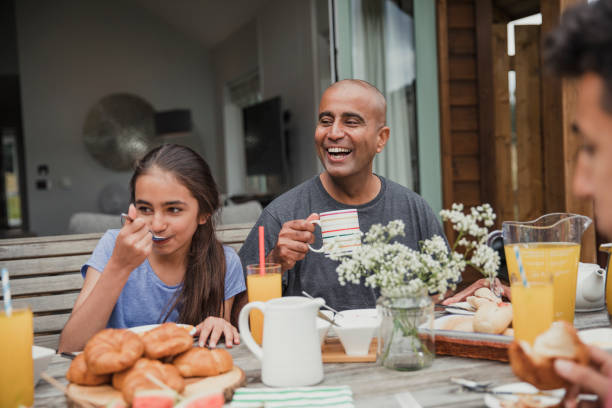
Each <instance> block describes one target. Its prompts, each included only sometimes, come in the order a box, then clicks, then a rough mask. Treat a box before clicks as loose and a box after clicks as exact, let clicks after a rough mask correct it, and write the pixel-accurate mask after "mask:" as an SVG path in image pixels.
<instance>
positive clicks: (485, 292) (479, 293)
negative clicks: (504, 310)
mask: <svg viewBox="0 0 612 408" xmlns="http://www.w3.org/2000/svg"><path fill="white" fill-rule="evenodd" d="M474 296H476V297H479V298H483V299H487V300H489V301H491V302H493V303H498V302H500V301H501V299H500V298H498V297H497V296H495V295H494V294H493V292H491V289H489V288H478V289H476V291H475V292H474Z"/></svg>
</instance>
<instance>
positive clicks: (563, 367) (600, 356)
mask: <svg viewBox="0 0 612 408" xmlns="http://www.w3.org/2000/svg"><path fill="white" fill-rule="evenodd" d="M589 352H590V353H591V365H590V366H583V365H580V364H576V363H573V362H571V361H568V360H562V359H557V360H556V361H555V370H556V371H557V374H559V375H560V376H561V377H563V378H565V379H566V380H567V381H569V382H570V383H572V387H571V388H570V389H569V390H568V392H567V393H566V395H565V398H564V406H565V407H577V406H578V394H579V393H580V392H581V391H582V392H585V391H586V392H589V393H594V394H597V395H598V396H599V399H600V403H601V404H603V401H605V400H606V394H607V393H608V385H609V384H610V380H611V378H610V377H612V355H610V354H608V353H607V352H605V351H603V350H601V349H599V348H597V347H594V346H589Z"/></svg>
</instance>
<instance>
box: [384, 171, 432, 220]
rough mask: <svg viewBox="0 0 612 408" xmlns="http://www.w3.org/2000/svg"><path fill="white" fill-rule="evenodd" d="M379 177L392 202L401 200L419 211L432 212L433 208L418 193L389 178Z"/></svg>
mask: <svg viewBox="0 0 612 408" xmlns="http://www.w3.org/2000/svg"><path fill="white" fill-rule="evenodd" d="M379 177H380V176H379ZM381 179H383V180H384V182H385V183H386V185H387V188H386V192H387V197H390V198H391V200H393V202H403V203H405V204H406V206H407V207H412V208H414V209H416V211H418V212H419V213H427V214H433V209H432V208H431V206H430V205H429V203H428V202H427V200H425V199H424V198H423V197H422V196H421V195H420V194H418V193H416V192H414V191H413V190H411V189H409V188H408V187H405V186H402V185H401V184H398V183H396V182H394V181H391V180H389V179H385V178H383V177H381Z"/></svg>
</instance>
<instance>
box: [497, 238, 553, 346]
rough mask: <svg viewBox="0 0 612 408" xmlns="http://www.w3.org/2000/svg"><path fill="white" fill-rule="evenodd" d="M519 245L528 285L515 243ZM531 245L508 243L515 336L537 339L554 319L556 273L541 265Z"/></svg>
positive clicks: (506, 250)
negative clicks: (531, 250) (520, 270)
mask: <svg viewBox="0 0 612 408" xmlns="http://www.w3.org/2000/svg"><path fill="white" fill-rule="evenodd" d="M515 246H518V248H519V253H520V256H521V261H522V263H523V268H524V270H525V275H526V278H527V286H525V285H524V284H523V280H522V278H521V275H520V272H519V267H518V262H517V259H516V255H515V252H514V247H515ZM529 249H530V248H529V247H528V246H523V245H520V244H514V245H506V246H505V247H504V250H505V252H506V264H507V266H508V275H509V277H510V286H511V290H512V313H513V316H512V327H513V329H514V338H515V339H517V340H525V341H528V342H529V343H533V341H534V340H535V338H536V337H537V336H538V335H539V334H540V333H543V332H545V331H546V330H548V328H549V327H550V325H551V323H552V322H553V320H554V283H553V282H554V274H553V273H552V272H551V271H550V270H548V269H547V268H539V267H538V265H539V264H538V263H537V262H534V256H532V255H533V253H531V252H530V251H529Z"/></svg>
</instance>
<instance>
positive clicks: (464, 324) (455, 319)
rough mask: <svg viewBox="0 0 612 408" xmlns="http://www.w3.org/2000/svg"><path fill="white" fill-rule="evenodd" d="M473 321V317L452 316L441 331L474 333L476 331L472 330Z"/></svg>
mask: <svg viewBox="0 0 612 408" xmlns="http://www.w3.org/2000/svg"><path fill="white" fill-rule="evenodd" d="M473 320H474V317H473V316H452V317H450V318H448V319H446V320H445V322H444V324H443V326H442V327H441V328H440V329H441V330H457V331H466V332H472V331H474V329H473V328H472V321H473Z"/></svg>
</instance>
